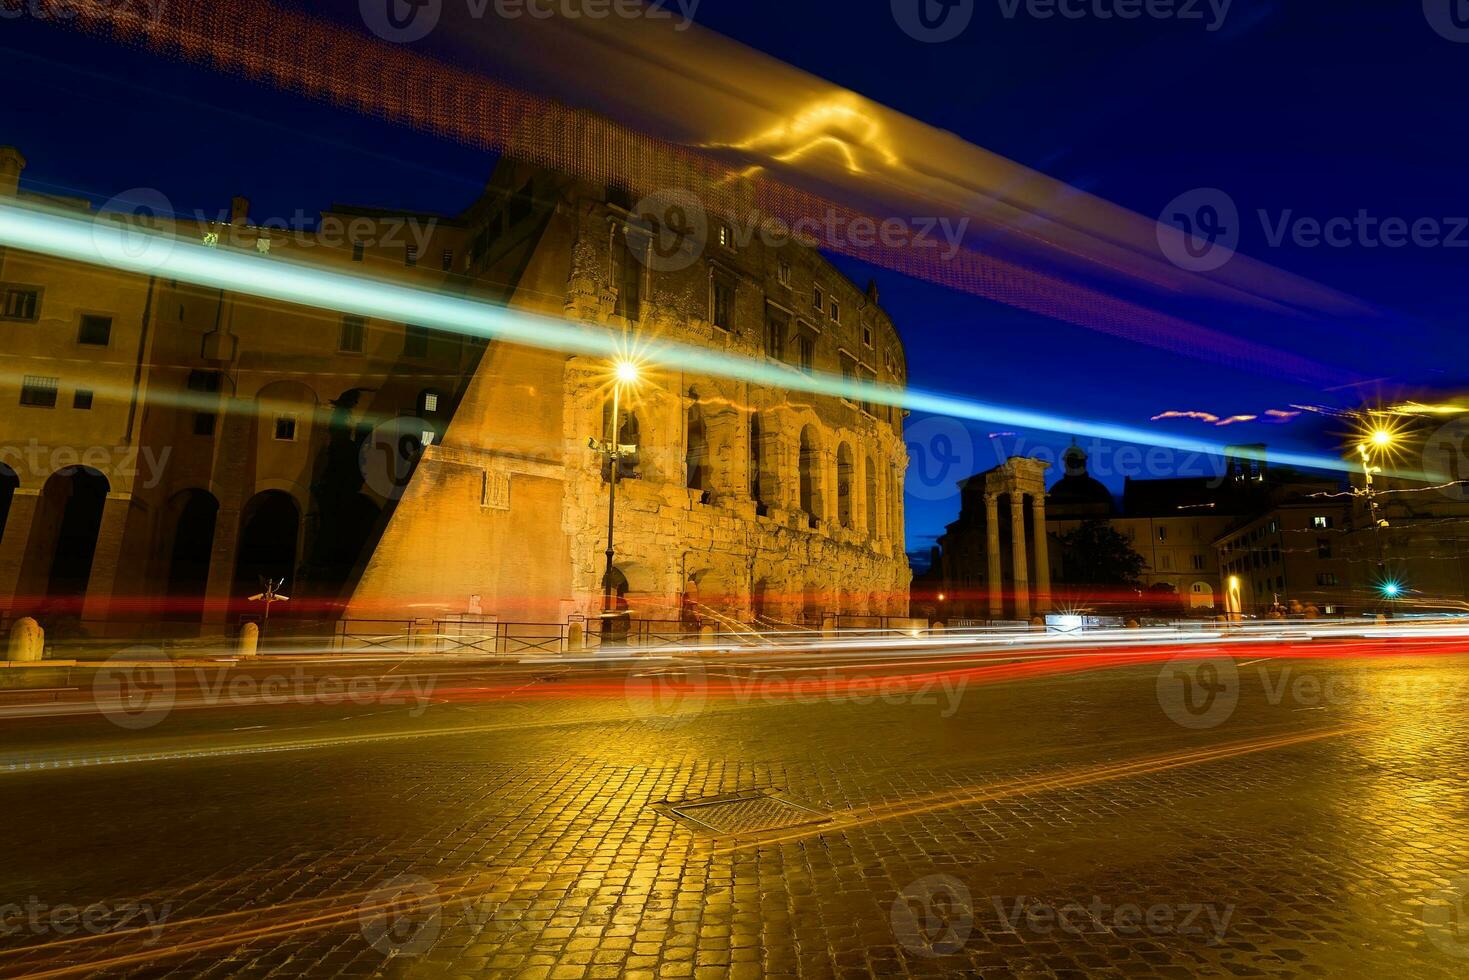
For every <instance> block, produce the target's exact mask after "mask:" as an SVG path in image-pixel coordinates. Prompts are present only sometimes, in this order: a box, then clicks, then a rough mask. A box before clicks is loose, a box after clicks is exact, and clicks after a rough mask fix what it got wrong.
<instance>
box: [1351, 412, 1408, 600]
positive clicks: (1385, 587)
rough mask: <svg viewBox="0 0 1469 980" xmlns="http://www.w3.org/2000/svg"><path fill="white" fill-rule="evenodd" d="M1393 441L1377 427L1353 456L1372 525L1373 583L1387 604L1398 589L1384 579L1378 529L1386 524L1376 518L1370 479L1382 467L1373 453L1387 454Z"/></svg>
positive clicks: (1390, 434)
mask: <svg viewBox="0 0 1469 980" xmlns="http://www.w3.org/2000/svg"><path fill="white" fill-rule="evenodd" d="M1395 440H1396V436H1395V435H1394V433H1393V431H1392V430H1391V429H1388V428H1385V427H1383V426H1381V425H1378V426H1375V427H1374V428H1373V429H1372V430H1371V431H1370V432H1369V433H1367V436H1366V438H1365V439H1363V440H1362V441H1361V442H1359V443H1358V444H1357V455H1358V456H1360V457H1361V459H1362V476H1363V482H1362V495H1363V496H1365V497H1366V498H1367V519H1368V520H1369V521H1371V522H1372V544H1373V547H1374V548H1376V550H1377V581H1378V582H1379V583H1381V585H1380V586H1379V591H1380V592H1381V594H1382V596H1383V598H1385V599H1388V600H1392V599H1396V598H1397V597H1398V594H1399V592H1400V591H1401V589H1400V588H1399V586H1398V585H1397V583H1396V582H1392V581H1391V580H1390V579H1388V577H1387V562H1386V558H1385V556H1384V554H1383V550H1382V529H1383V528H1384V527H1385V526H1386V525H1387V521H1386V520H1384V519H1383V518H1382V517H1380V516H1379V515H1378V512H1377V487H1376V484H1375V483H1374V482H1373V479H1372V478H1373V476H1375V475H1376V474H1378V473H1381V472H1382V467H1381V466H1378V465H1377V464H1376V462H1375V461H1374V458H1373V457H1374V453H1379V454H1380V453H1386V452H1390V451H1391V449H1392V446H1393V442H1394V441H1395Z"/></svg>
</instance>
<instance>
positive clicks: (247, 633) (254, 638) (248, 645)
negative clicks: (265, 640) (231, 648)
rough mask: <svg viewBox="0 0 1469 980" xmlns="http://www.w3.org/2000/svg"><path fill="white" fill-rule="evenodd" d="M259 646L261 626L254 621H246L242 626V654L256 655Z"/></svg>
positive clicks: (245, 655)
mask: <svg viewBox="0 0 1469 980" xmlns="http://www.w3.org/2000/svg"><path fill="white" fill-rule="evenodd" d="M258 646H260V627H259V626H257V625H256V624H254V623H246V624H245V625H244V626H242V627H240V656H242V657H253V656H255V653H256V648H257V647H258Z"/></svg>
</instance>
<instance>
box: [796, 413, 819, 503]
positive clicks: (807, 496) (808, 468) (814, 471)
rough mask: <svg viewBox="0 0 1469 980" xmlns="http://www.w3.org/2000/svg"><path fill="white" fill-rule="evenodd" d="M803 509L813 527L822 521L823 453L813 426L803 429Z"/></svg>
mask: <svg viewBox="0 0 1469 980" xmlns="http://www.w3.org/2000/svg"><path fill="white" fill-rule="evenodd" d="M800 471H801V472H800V481H801V510H803V511H805V512H806V517H807V519H808V521H809V523H810V525H811V527H813V528H814V527H816V526H817V525H818V524H819V523H820V522H821V517H822V514H821V453H820V450H818V449H817V448H816V433H815V432H814V431H813V430H812V429H811V426H809V425H808V426H805V427H804V428H802V429H801V460H800Z"/></svg>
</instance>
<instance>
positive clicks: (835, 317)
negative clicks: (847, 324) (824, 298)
mask: <svg viewBox="0 0 1469 980" xmlns="http://www.w3.org/2000/svg"><path fill="white" fill-rule="evenodd" d="M831 322H832V323H841V322H842V307H841V304H840V303H838V302H837V301H836V300H832V301H831Z"/></svg>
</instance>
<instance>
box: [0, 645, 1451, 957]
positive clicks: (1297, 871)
mask: <svg viewBox="0 0 1469 980" xmlns="http://www.w3.org/2000/svg"><path fill="white" fill-rule="evenodd" d="M1199 668H1200V665H1199V664H1195V663H1190V664H1188V665H1186V669H1184V668H1180V667H1178V665H1173V666H1168V667H1160V665H1159V664H1157V663H1154V664H1147V665H1133V666H1125V667H1115V668H1111V669H1100V670H1090V671H1086V672H1081V673H1068V674H1062V675H1059V676H1049V677H1036V678H1031V679H1024V680H1011V681H1007V682H1005V683H990V684H985V683H968V682H967V681H966V682H965V683H964V684H962V685H961V684H960V683H959V682H958V681H956V680H955V679H954V678H952V677H950V676H948V675H936V676H943V678H944V680H943V682H939V681H938V680H933V681H931V682H930V683H929V684H928V686H927V687H925V688H924V689H923V690H919V689H918V688H917V687H915V686H913V685H911V684H910V685H908V686H907V687H906V688H904V689H903V690H902V691H901V692H898V693H894V691H892V690H887V689H884V688H882V687H881V686H875V687H873V688H870V689H869V688H859V689H856V690H851V689H844V690H843V693H842V694H841V695H840V696H839V697H837V698H836V699H833V698H831V697H830V696H829V695H830V691H829V690H825V689H820V688H819V684H818V683H816V682H815V679H818V678H820V677H822V676H824V675H819V674H817V673H815V672H813V673H811V674H810V676H811V677H812V678H813V686H812V688H811V689H810V690H809V691H808V692H807V696H793V692H799V689H798V688H792V687H790V686H789V684H788V682H789V681H790V680H791V679H793V678H802V677H805V676H807V675H805V674H802V673H799V672H791V671H784V672H769V673H760V672H753V671H749V670H746V669H743V668H738V667H734V668H718V669H716V668H714V667H712V666H711V667H709V668H707V670H705V671H703V672H701V674H700V679H701V680H702V681H704V682H705V683H706V684H707V685H708V686H707V687H700V686H698V685H695V686H693V687H686V686H683V685H684V681H686V680H687V678H683V677H680V676H679V675H677V674H676V673H673V674H670V673H666V672H665V673H656V672H653V671H650V670H648V669H641V670H637V671H634V672H626V671H622V670H604V671H600V672H598V673H597V674H596V675H595V678H596V679H595V681H593V682H586V681H584V680H578V679H577V678H576V677H574V676H571V675H567V676H565V677H558V676H557V675H555V674H543V675H539V676H527V677H526V678H525V679H524V685H525V686H524V687H523V688H516V687H514V686H513V685H502V686H503V687H504V690H498V689H497V690H496V692H495V693H486V692H485V691H478V692H476V691H474V690H472V688H473V685H472V684H467V683H466V682H465V680H464V679H463V678H451V679H450V680H448V681H446V682H444V683H442V684H440V686H439V687H438V689H437V690H436V692H435V698H434V700H433V703H432V704H424V705H413V706H408V707H405V706H403V705H393V704H386V705H384V704H372V705H368V704H342V703H333V704H325V705H316V706H310V707H302V706H299V705H292V706H235V707H215V708H212V709H208V710H190V711H185V710H176V711H174V712H173V713H172V714H171V715H169V716H168V717H167V718H165V719H163V720H162V721H161V722H160V723H158V724H156V725H154V726H152V727H150V728H146V729H143V730H136V731H128V730H124V729H122V728H119V727H117V726H115V725H112V724H110V723H109V722H107V721H106V720H103V719H97V718H95V717H93V718H62V719H48V720H45V721H7V722H4V725H5V728H6V733H7V736H8V739H9V740H8V743H7V744H8V745H9V746H10V751H9V753H8V754H5V755H0V763H3V764H5V765H7V766H10V767H11V771H9V772H5V773H0V794H3V796H0V800H3V813H4V815H5V824H6V829H7V831H8V832H7V835H6V836H7V844H8V846H7V847H6V848H5V850H4V853H3V856H0V905H4V906H5V907H4V908H3V909H0V913H3V921H4V931H5V935H4V936H3V938H0V972H3V974H4V975H22V974H30V975H55V976H63V975H84V974H88V973H94V972H102V973H105V974H109V975H132V976H150V977H151V976H178V977H196V976H204V977H208V976H217V977H224V976H252V977H254V976H260V977H263V976H370V975H381V974H386V975H390V976H404V977H409V976H411V977H440V976H446V977H459V976H463V977H485V976H492V977H500V976H504V977H552V978H581V977H617V976H630V977H655V976H656V977H699V978H703V977H723V976H734V977H755V976H807V977H866V976H893V975H899V976H901V975H915V976H925V975H942V974H949V975H964V974H973V973H980V974H982V975H984V976H986V977H989V976H1011V975H1016V976H1021V975H1024V976H1082V975H1086V976H1102V977H1107V976H1113V977H1123V976H1128V977H1132V976H1154V975H1156V976H1165V977H1183V976H1191V975H1209V976H1271V977H1317V976H1464V975H1465V974H1466V973H1469V835H1466V831H1469V788H1466V783H1465V772H1466V763H1469V712H1466V707H1469V687H1466V681H1469V670H1466V668H1469V658H1461V657H1439V658H1432V659H1417V660H1387V659H1380V660H1374V661H1371V662H1365V663H1364V662H1361V661H1338V660H1266V661H1261V662H1258V663H1252V662H1250V661H1244V662H1243V663H1239V664H1237V665H1236V664H1235V663H1234V662H1230V663H1228V664H1223V663H1221V664H1217V665H1215V664H1211V665H1209V669H1208V670H1207V671H1202V670H1200V669H1199ZM1216 668H1219V669H1222V670H1223V671H1224V673H1226V674H1227V675H1228V676H1227V677H1225V679H1224V680H1223V681H1221V680H1220V679H1219V673H1218V670H1216ZM1170 671H1171V672H1172V673H1170ZM876 673H878V674H880V673H881V671H877V672H876ZM635 674H636V675H642V676H634V675H635ZM670 678H671V679H670ZM754 678H761V680H759V681H758V683H757V682H756V681H755V680H753V679H754ZM772 678H776V680H772ZM1229 684H1232V685H1233V687H1232V688H1230V687H1228V685H1229ZM720 685H723V686H720ZM783 685H784V686H783ZM818 690H819V691H820V693H814V692H817V691H818ZM1221 692H1222V693H1221ZM1215 694H1220V695H1221V696H1222V697H1223V698H1224V707H1227V708H1228V710H1227V711H1224V710H1223V708H1221V707H1220V706H1219V705H1218V703H1217V698H1214V697H1213V695H1215ZM308 741H309V742H310V743H311V747H303V743H304V742H308ZM124 758H132V759H135V760H136V761H120V760H122V759H124ZM27 764H29V765H32V766H33V767H34V766H46V767H48V768H39V769H37V768H33V769H31V770H30V771H26V770H24V769H21V768H19V767H21V766H24V765H27ZM724 795H738V796H740V797H741V799H739V800H736V801H734V802H733V803H732V804H731V805H723V806H720V805H712V806H709V807H695V808H693V809H690V810H684V811H682V812H680V811H678V809H677V806H678V804H680V803H686V802H690V801H695V802H697V801H704V800H708V799H711V798H717V797H720V796H724ZM770 797H773V798H774V800H772V799H770ZM775 801H783V802H775ZM788 804H789V805H788ZM741 821H744V822H745V823H744V824H743V826H746V827H748V828H749V830H750V833H748V834H746V835H743V836H741V835H738V834H731V833H729V831H730V830H732V829H738V828H739V827H740V826H741V823H740V822H741ZM818 821H819V822H818ZM719 831H724V832H723V833H721V832H719ZM5 903H9V904H5ZM1461 917H1463V918H1461Z"/></svg>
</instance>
